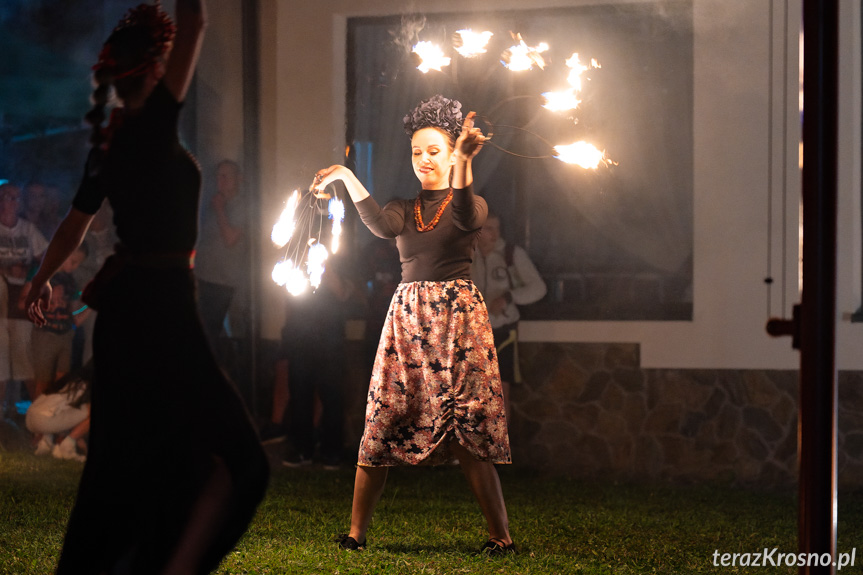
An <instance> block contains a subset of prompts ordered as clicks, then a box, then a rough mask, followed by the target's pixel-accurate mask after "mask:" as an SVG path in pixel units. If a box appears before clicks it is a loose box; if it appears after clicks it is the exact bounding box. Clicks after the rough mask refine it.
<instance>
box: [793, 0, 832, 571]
mask: <svg viewBox="0 0 863 575" xmlns="http://www.w3.org/2000/svg"><path fill="white" fill-rule="evenodd" d="M838 27H839V2H838V0H804V2H803V42H804V43H803V47H804V48H803V49H804V52H803V103H804V105H803V108H804V110H803V295H802V305H801V311H800V326H799V327H800V331H799V336H800V422H799V425H800V443H799V448H798V449H799V452H798V453H799V458H798V459H799V464H800V494H799V497H800V503H799V513H800V517H799V536H798V545H799V549H798V550H799V552H800V553H806V554H807V556H808V554H810V553H815V554H818V555H819V556H821V555H823V554H824V553H829V554H831V555H832V556H833V563H834V564H833V565H827V566H821V565H818V566H801V567H800V568H799V573H801V574H828V573H829V574H832V573H835V572H836V567H835V560H836V474H837V465H836V444H837V427H836V420H837V417H836V415H837V413H836V412H837V392H836V379H837V378H836V361H835V359H836V357H835V356H836V211H837V166H836V158H837V147H838V140H837V133H838V120H837V107H838V94H837V92H838V75H839V74H838V62H839V45H838V44H839V40H838Z"/></svg>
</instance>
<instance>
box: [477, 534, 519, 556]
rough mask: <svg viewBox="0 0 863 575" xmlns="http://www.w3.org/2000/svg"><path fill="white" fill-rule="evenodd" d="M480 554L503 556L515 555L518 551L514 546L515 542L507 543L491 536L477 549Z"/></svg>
mask: <svg viewBox="0 0 863 575" xmlns="http://www.w3.org/2000/svg"><path fill="white" fill-rule="evenodd" d="M479 552H480V555H488V556H489V557H503V556H504V555H509V554H513V555H515V554H516V553H518V551H517V550H516V548H515V543H510V544H509V545H507V544H506V543H504V542H503V541H502V540H500V539H497V538H494V537H493V538H491V539H489V540H488V541H486V542H485V543H484V544H483V546H482V547H481V548H480V550H479Z"/></svg>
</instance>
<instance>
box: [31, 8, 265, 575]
mask: <svg viewBox="0 0 863 575" xmlns="http://www.w3.org/2000/svg"><path fill="white" fill-rule="evenodd" d="M202 4H203V3H202V2H200V1H199V0H177V2H176V20H177V26H176V28H175V27H174V24H173V23H172V22H171V20H170V18H169V17H168V16H167V15H166V14H165V13H164V12H162V11H161V7H160V6H159V5H158V3H157V4H156V5H144V4H142V5H140V6H138V7H137V8H135V9H133V10H131V11H130V12H129V13H128V14H127V16H126V17H125V18H124V19H123V20H122V21H121V22H120V24H119V25H118V26H117V28H115V30H114V32H113V33H112V34H111V36H110V37H109V38H108V40H107V41H106V42H105V44H104V46H103V48H102V52H101V54H100V57H99V62H98V63H97V64H96V66H95V67H94V70H95V72H94V80H95V84H96V88H95V91H94V94H93V100H94V104H95V107H94V108H93V109H92V110H91V111H90V113H89V114H88V116H87V118H88V120H89V121H90V123H91V124H92V125H93V136H92V142H93V146H92V149H91V151H90V155H89V157H88V160H87V166H86V170H85V175H84V178H83V181H82V183H81V186H80V188H79V189H78V192H77V194H76V196H75V198H74V200H73V202H72V207H71V209H70V210H69V213H68V214H67V215H66V217H65V218H64V220H63V222H62V223H61V224H60V226H59V228H58V230H57V232H56V233H55V235H54V237H53V239H52V240H51V244H50V246H49V247H48V249H47V251H46V253H45V257H44V258H43V261H42V265H41V268H40V269H39V271H38V272H37V273H36V275H35V277H34V278H33V288H32V290H31V292H30V294H29V296H28V298H27V310H28V314H29V316H30V318H31V320H32V321H34V323H36V324H37V325H41V324H43V323H44V321H45V319H44V315H43V310H44V309H45V308H46V307H47V305H48V303H49V301H50V295H51V286H50V283H49V279H50V277H51V276H52V275H53V273H54V272H55V271H56V270H57V268H58V267H59V265H60V263H61V262H63V261H64V260H65V259H66V257H67V255H68V254H69V253H70V252H71V251H72V250H73V249H75V248H76V247H77V246H78V245H79V244H80V242H81V240H82V238H83V237H84V234H85V232H86V231H87V228H88V226H89V224H90V222H91V220H92V219H93V215H94V214H95V213H96V211H97V210H98V209H99V207H100V206H101V204H102V201H103V200H104V198H106V197H107V198H108V201H109V202H110V204H111V207H112V208H113V211H114V223H115V224H116V227H117V235H118V237H119V239H120V242H121V243H120V244H118V248H117V251H116V253H115V254H114V255H112V256H111V257H109V258H108V260H107V261H106V263H105V265H104V266H103V267H102V269H101V270H100V271H99V273H98V274H97V276H96V278H95V279H94V281H93V282H92V283H91V284H90V285H89V286H88V288H87V289H86V290H85V294H84V301H85V302H86V303H89V304H90V305H91V306H93V307H95V308H97V309H98V311H99V315H98V318H97V323H96V328H95V334H94V364H95V376H94V381H93V387H92V403H91V429H90V449H89V454H88V457H87V463H86V465H85V467H84V471H83V475H82V478H81V483H80V486H79V490H78V497H77V501H76V502H75V507H74V509H73V510H72V515H71V517H70V520H69V524H68V527H67V532H66V539H65V542H64V545H63V551H62V554H61V557H60V561H59V564H58V567H57V573H74V574H75V575H81V574H88V573H121V572H122V573H160V574H166V573H171V574H175V573H208V572H210V571H211V570H212V569H214V568H216V567H217V566H218V564H219V562H220V560H221V559H222V557H223V556H224V555H225V554H226V553H228V552H229V551H230V550H231V549H232V548H233V546H234V544H235V543H236V542H237V540H238V539H239V538H240V536H241V535H242V534H243V533H244V532H245V529H246V527H247V525H248V523H249V521H250V520H251V518H252V516H253V515H254V512H255V508H256V507H257V504H258V503H259V501H260V500H261V499H262V497H263V495H264V492H265V490H266V484H267V478H268V472H269V470H268V466H267V460H266V456H265V454H264V452H263V449H262V448H261V446H260V442H259V441H258V438H257V435H256V433H255V431H254V427H253V426H252V423H251V421H250V418H249V416H248V413H247V412H246V410H245V407H244V406H243V404H242V401H241V400H240V398H239V396H238V394H237V393H236V391H235V390H234V388H233V386H232V385H231V384H230V383H229V382H228V381H227V379H226V378H225V377H224V376H223V375H222V372H221V371H220V370H219V368H218V366H217V364H216V362H215V360H214V359H213V356H212V354H211V352H210V349H209V347H208V344H207V340H206V338H205V335H204V331H203V328H202V325H201V321H200V319H199V317H198V313H197V307H196V303H195V277H194V275H193V273H192V257H193V255H194V251H193V249H194V246H195V240H196V234H197V219H198V200H199V193H200V179H201V175H200V170H199V168H198V165H197V163H196V162H195V160H194V159H193V158H192V157H191V156H190V155H189V153H188V152H187V151H186V150H185V149H184V148H183V147H182V146H181V145H180V143H179V139H178V135H177V119H178V116H179V112H180V109H181V107H182V102H183V100H184V97H185V95H186V91H187V89H188V86H189V82H190V80H191V77H192V73H193V71H194V67H195V63H196V60H197V57H198V53H199V49H200V45H201V40H202V36H203V29H204V24H205V14H204V7H203V5H202ZM175 31H176V36H175ZM112 86H113V88H114V90H115V91H116V94H117V96H118V99H119V101H120V102H121V104H122V106H121V107H119V108H116V109H115V110H114V112H113V113H112V115H111V120H110V123H109V126H108V128H107V129H106V130H105V132H106V133H104V134H103V131H102V130H101V129H100V124H101V123H102V119H103V117H104V112H103V110H104V107H105V104H106V102H107V99H108V98H107V96H108V93H109V90H110V88H111V87H112ZM154 314H158V317H159V318H162V319H161V320H160V321H158V322H157V321H153V316H154ZM154 422H155V424H154Z"/></svg>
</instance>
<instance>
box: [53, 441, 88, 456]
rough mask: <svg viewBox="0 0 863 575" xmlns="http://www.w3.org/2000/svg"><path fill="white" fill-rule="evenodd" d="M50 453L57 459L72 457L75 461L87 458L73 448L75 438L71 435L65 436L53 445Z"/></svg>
mask: <svg viewBox="0 0 863 575" xmlns="http://www.w3.org/2000/svg"><path fill="white" fill-rule="evenodd" d="M51 455H53V456H54V457H56V458H57V459H74V460H75V461H84V460H86V459H87V458H86V457H84V456H83V455H80V454H79V453H78V451H77V450H76V449H75V440H74V439H72V438H71V437H66V438H65V439H64V440H63V441H61V442H60V443H59V444H57V445H55V446H54V449H53V450H52V451H51Z"/></svg>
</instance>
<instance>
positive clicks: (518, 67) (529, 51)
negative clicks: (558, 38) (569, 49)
mask: <svg viewBox="0 0 863 575" xmlns="http://www.w3.org/2000/svg"><path fill="white" fill-rule="evenodd" d="M513 38H514V39H516V40H518V44H516V45H515V46H511V47H509V48H508V49H506V50H505V51H504V53H503V54H502V55H501V60H500V61H501V63H502V64H503V65H504V66H506V67H507V68H509V69H510V70H512V71H514V72H523V71H525V70H532V69H533V66H534V65H536V66H539V68H540V69H543V68H545V59H543V57H542V56H541V53H542V52H545V51H546V50H548V44H546V43H545V42H541V43H540V44H539V45H538V46H535V47H531V46H528V45H527V44H525V42H524V40H522V38H521V34H514V35H513Z"/></svg>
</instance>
